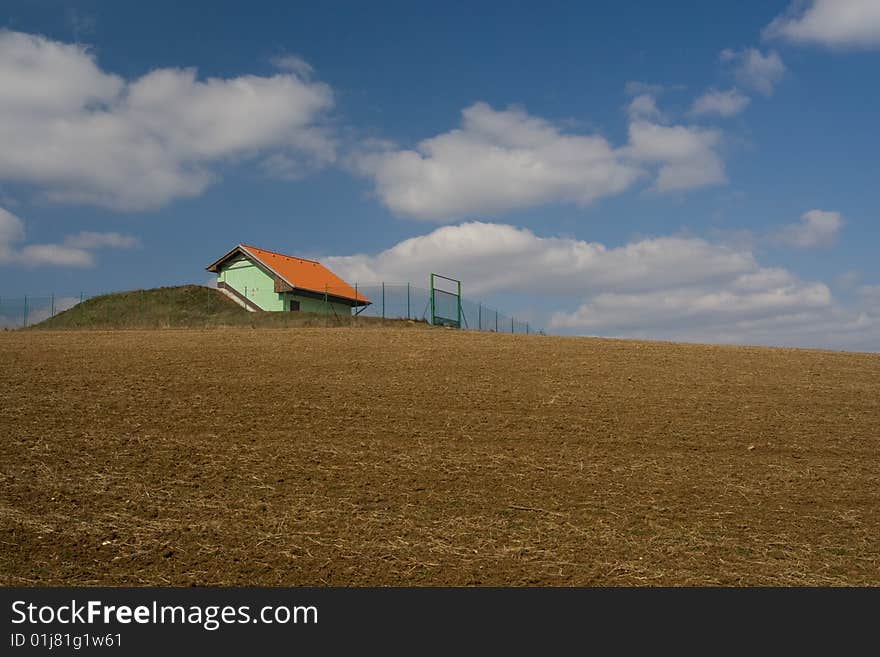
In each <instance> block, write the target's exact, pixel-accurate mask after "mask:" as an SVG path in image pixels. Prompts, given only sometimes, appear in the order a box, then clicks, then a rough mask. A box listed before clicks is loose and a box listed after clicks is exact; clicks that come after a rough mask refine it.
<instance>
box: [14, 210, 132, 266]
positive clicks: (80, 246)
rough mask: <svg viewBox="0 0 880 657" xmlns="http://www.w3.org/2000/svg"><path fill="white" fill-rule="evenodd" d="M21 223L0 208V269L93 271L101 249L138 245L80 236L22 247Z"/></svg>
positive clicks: (119, 237) (116, 237)
mask: <svg viewBox="0 0 880 657" xmlns="http://www.w3.org/2000/svg"><path fill="white" fill-rule="evenodd" d="M24 239H25V227H24V222H23V221H22V220H21V219H20V218H18V217H17V216H15V215H14V214H12V213H11V212H9V211H8V210H5V209H3V208H0V265H17V266H21V267H43V266H55V267H92V266H94V265H95V258H94V254H93V251H94V250H96V249H101V248H114V249H130V248H133V247H135V246H137V245H138V244H139V242H138V239H137V238H136V237H134V236H132V235H123V234H122V233H95V232H85V231H84V232H80V233H77V234H76V235H70V236H68V237H67V238H66V239H65V240H64V241H63V242H62V243H60V244H25V245H23V246H19V243H21V242H23V241H24Z"/></svg>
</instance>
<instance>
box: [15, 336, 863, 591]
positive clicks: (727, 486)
mask: <svg viewBox="0 0 880 657" xmlns="http://www.w3.org/2000/svg"><path fill="white" fill-rule="evenodd" d="M0 386H2V395H3V396H2V403H0V584H4V585H38V584H39V585H44V584H59V585H92V584H96V585H97V584H135V585H138V584H158V585H166V584H175V585H189V584H198V585H217V584H228V585H244V584H255V585H276V584H279V585H439V584H454V585H538V584H541V585H704V584H720V585H743V584H752V585H875V586H876V585H880V355H865V354H845V353H833V352H818V351H798V350H781V349H776V350H774V349H759V348H731V347H712V346H687V345H673V344H660V343H640V342H624V341H610V340H594V339H574V338H549V337H541V336H509V335H494V334H476V333H466V332H457V331H452V330H433V329H427V328H400V329H378V328H377V329H350V328H339V329H320V328H314V329H291V330H272V329H262V330H251V329H217V330H202V331H198V330H166V331H118V332H38V331H29V332H21V331H19V332H8V333H0Z"/></svg>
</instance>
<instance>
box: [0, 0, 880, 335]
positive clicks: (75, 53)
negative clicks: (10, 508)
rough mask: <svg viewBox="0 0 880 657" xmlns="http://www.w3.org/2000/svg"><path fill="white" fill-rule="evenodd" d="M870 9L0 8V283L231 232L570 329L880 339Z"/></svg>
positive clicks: (152, 254) (172, 274) (876, 20)
mask: <svg viewBox="0 0 880 657" xmlns="http://www.w3.org/2000/svg"><path fill="white" fill-rule="evenodd" d="M878 71H880V1H878V0H807V1H800V0H797V1H795V2H790V1H789V0H779V1H771V0H762V1H760V2H757V1H756V2H749V1H743V2H739V3H729V2H705V1H696V0H695V1H684V0H680V1H670V2H664V3H654V2H645V1H642V2H636V1H634V0H614V1H607V2H604V1H596V2H583V3H571V2H548V1H542V2H518V3H517V2H504V3H491V2H483V3H473V2H443V3H436V2H432V3H429V2H380V3H367V2H331V1H328V2H322V3H313V6H306V5H304V4H302V3H282V2H262V1H260V0H251V1H249V2H246V3H245V2H211V3H207V2H205V3H198V2H193V3H179V2H164V1H161V0H157V1H152V2H149V3H133V2H109V1H105V2H98V1H93V2H76V3H72V2H61V1H57V0H27V1H23V0H4V2H3V3H2V6H0V300H2V298H4V297H6V298H9V297H21V296H23V295H25V294H28V295H46V294H50V293H52V294H56V295H59V296H65V295H66V296H69V297H71V298H72V297H75V296H78V295H79V294H80V293H85V294H87V295H91V294H97V293H104V292H111V291H116V290H126V289H139V288H150V287H157V286H161V285H178V284H184V283H197V284H210V281H211V275H209V274H208V273H207V272H206V271H205V267H206V266H207V265H208V264H209V263H211V262H212V261H213V260H215V259H216V258H217V257H219V256H220V255H222V254H224V253H225V252H227V251H228V250H229V249H231V248H232V247H234V246H235V245H236V244H239V243H247V244H253V245H255V246H258V247H261V248H266V249H270V250H275V251H281V252H284V253H289V254H292V255H297V256H302V257H310V258H316V259H319V260H321V261H322V262H324V263H325V264H327V265H328V266H329V267H330V268H331V269H333V270H334V271H336V272H337V273H338V274H340V275H341V276H343V277H345V278H346V279H347V280H349V282H351V283H354V282H360V283H361V284H368V283H374V282H379V281H387V282H405V281H410V282H412V283H413V284H414V285H422V286H426V285H427V281H428V276H429V274H430V272H432V271H434V272H437V273H442V274H445V275H449V276H453V277H455V278H460V279H461V280H462V285H463V290H462V291H463V294H464V295H465V296H466V297H469V298H471V299H475V300H480V301H484V302H486V303H489V304H495V305H498V306H499V307H501V308H502V310H504V311H505V312H507V313H512V314H516V315H517V316H518V317H521V318H523V319H525V320H528V321H530V322H531V324H532V326H535V327H542V328H543V329H544V330H545V331H546V332H548V333H551V334H557V335H597V336H609V337H630V338H648V339H660V340H679V341H690V342H694V341H695V342H713V343H732V344H762V345H782V346H801V347H819V348H829V349H846V350H858V351H880V264H878V258H877V254H878V249H877V244H878V240H877V236H878V230H877V228H876V226H877V221H878V219H880V217H878V208H880V184H878V183H880V158H878V150H880V136H878V134H880V133H878V130H877V117H878V116H880V111H878V110H880V85H878V84H877V80H878Z"/></svg>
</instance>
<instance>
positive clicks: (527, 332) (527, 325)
mask: <svg viewBox="0 0 880 657" xmlns="http://www.w3.org/2000/svg"><path fill="white" fill-rule="evenodd" d="M528 334H529V323H528V322H526V335H528Z"/></svg>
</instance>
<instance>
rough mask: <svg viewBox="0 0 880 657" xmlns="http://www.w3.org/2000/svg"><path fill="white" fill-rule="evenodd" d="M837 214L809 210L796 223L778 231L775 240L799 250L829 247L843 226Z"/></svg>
mask: <svg viewBox="0 0 880 657" xmlns="http://www.w3.org/2000/svg"><path fill="white" fill-rule="evenodd" d="M844 223H845V222H844V220H843V217H842V216H841V214H840V213H839V212H827V211H824V210H810V211H809V212H805V213H804V214H803V215H801V220H800V221H799V222H797V223H793V224H788V225H786V226H784V227H783V228H782V229H781V230H779V231H778V232H777V233H776V235H775V236H774V237H775V240H776V241H778V242H781V243H783V244H787V245H789V246H794V247H796V248H799V249H814V248H817V247H822V246H830V245H832V244H834V242H835V241H836V240H837V235H838V234H839V233H840V230H841V229H842V228H843V226H844Z"/></svg>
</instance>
